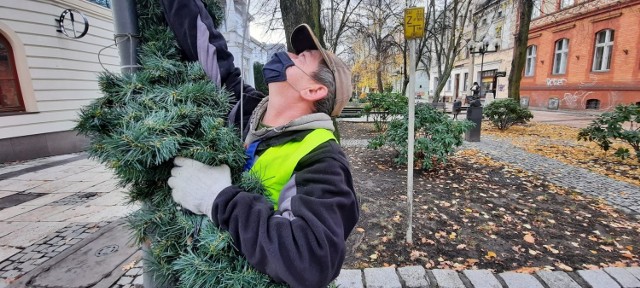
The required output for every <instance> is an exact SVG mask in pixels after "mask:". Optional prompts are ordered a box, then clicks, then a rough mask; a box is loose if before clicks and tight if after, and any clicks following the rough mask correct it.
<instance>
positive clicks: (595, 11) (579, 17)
mask: <svg viewBox="0 0 640 288" xmlns="http://www.w3.org/2000/svg"><path fill="white" fill-rule="evenodd" d="M637 4H640V0H630V1H627V2H625V3H617V4H612V5H610V6H608V7H604V8H600V9H593V10H592V11H589V12H586V13H579V14H576V15H575V16H573V17H567V18H566V19H562V20H558V21H551V22H549V23H546V24H543V25H540V26H537V27H531V28H530V29H529V34H533V33H537V32H542V31H544V30H547V29H550V28H552V27H558V26H564V25H566V24H570V23H571V22H574V21H578V20H583V19H586V18H589V17H593V16H595V15H601V14H605V13H610V12H613V11H616V10H620V9H624V8H627V7H629V6H633V5H637ZM565 11H566V10H560V11H556V12H554V13H551V14H548V15H545V16H544V17H553V16H554V15H556V14H558V13H561V12H565ZM621 14H622V12H620V15H621ZM611 15H613V14H611ZM618 16H619V15H618ZM602 17H606V16H605V15H603V16H602ZM613 17H616V16H613ZM607 19H609V18H607ZM536 20H542V18H540V19H536Z"/></svg>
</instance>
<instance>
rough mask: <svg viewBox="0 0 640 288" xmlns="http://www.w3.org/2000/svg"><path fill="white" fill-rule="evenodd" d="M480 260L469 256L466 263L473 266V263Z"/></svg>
mask: <svg viewBox="0 0 640 288" xmlns="http://www.w3.org/2000/svg"><path fill="white" fill-rule="evenodd" d="M478 262H480V260H478V259H475V258H468V259H467V260H466V262H465V263H466V264H467V265H468V266H473V265H475V264H476V263H478Z"/></svg>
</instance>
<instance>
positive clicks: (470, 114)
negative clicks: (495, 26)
mask: <svg viewBox="0 0 640 288" xmlns="http://www.w3.org/2000/svg"><path fill="white" fill-rule="evenodd" d="M478 44H479V45H478ZM478 44H476V45H474V43H473V42H471V43H470V45H469V53H471V54H480V55H482V58H481V60H480V80H478V81H480V83H482V72H483V69H484V54H487V53H493V52H496V51H498V42H497V41H496V42H495V43H494V48H495V49H494V50H489V49H488V48H489V41H484V42H482V43H478ZM471 76H472V77H473V75H471ZM482 86H483V85H480V95H483V90H484V89H482ZM493 97H495V94H494V96H493ZM467 120H469V121H471V122H473V123H475V124H476V126H475V127H473V128H471V130H469V131H467V132H466V133H465V135H464V138H465V140H466V141H469V142H480V131H482V105H481V104H480V100H479V99H475V97H474V99H473V100H472V101H471V104H470V105H469V108H467Z"/></svg>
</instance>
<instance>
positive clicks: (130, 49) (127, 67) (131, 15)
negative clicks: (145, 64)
mask: <svg viewBox="0 0 640 288" xmlns="http://www.w3.org/2000/svg"><path fill="white" fill-rule="evenodd" d="M111 11H112V12H113V26H114V28H115V31H114V32H115V34H114V40H115V41H116V45H117V46H118V53H119V54H120V71H121V72H122V73H135V72H136V71H138V69H139V68H140V66H139V65H138V46H139V43H140V35H139V34H138V13H137V10H136V0H116V1H111Z"/></svg>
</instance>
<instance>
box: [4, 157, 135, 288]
mask: <svg viewBox="0 0 640 288" xmlns="http://www.w3.org/2000/svg"><path fill="white" fill-rule="evenodd" d="M85 158H86V157H83V155H82V154H69V155H60V156H55V157H48V158H42V159H36V160H33V161H25V162H19V163H9V164H7V163H5V164H2V165H0V179H1V180H0V197H1V199H0V203H2V204H6V203H9V204H13V205H10V206H9V205H7V206H9V207H6V206H3V207H6V208H4V209H2V210H0V288H2V287H6V286H7V284H8V283H9V282H11V280H12V279H15V278H18V277H20V276H22V275H24V274H26V273H27V272H29V271H31V270H33V269H34V268H36V267H38V265H40V264H42V263H44V262H46V261H47V260H49V259H51V258H52V257H55V256H56V255H58V254H60V253H61V252H63V251H65V250H66V249H68V248H69V247H71V246H72V245H74V244H76V243H78V242H80V241H81V240H82V239H84V238H86V237H87V236H88V235H91V234H92V233H94V232H96V231H98V229H100V228H101V227H103V226H104V225H106V224H107V223H109V222H110V221H114V220H117V219H120V218H122V217H123V216H125V215H126V214H128V213H129V212H130V211H133V210H134V209H137V208H136V206H135V205H128V204H126V201H125V198H124V196H125V193H124V191H125V190H124V189H123V188H120V187H118V186H117V180H116V179H115V178H114V176H113V174H112V173H111V172H110V171H108V170H107V169H106V168H104V167H103V166H102V165H100V164H99V163H97V162H95V161H93V160H89V159H85ZM69 161H71V162H69Z"/></svg>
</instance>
